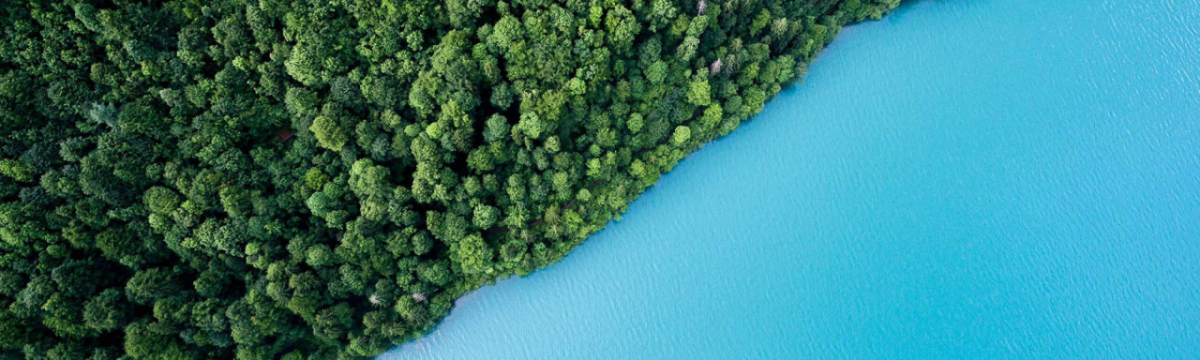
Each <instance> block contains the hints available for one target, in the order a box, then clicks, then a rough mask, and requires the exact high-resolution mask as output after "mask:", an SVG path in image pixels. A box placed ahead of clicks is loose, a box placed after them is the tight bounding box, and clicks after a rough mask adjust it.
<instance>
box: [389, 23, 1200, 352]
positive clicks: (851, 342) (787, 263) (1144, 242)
mask: <svg viewBox="0 0 1200 360" xmlns="http://www.w3.org/2000/svg"><path fill="white" fill-rule="evenodd" d="M809 73H810V77H809V78H808V80H807V82H806V83H805V84H802V85H799V86H796V87H794V88H792V89H789V90H787V91H785V93H783V94H781V95H780V96H779V97H778V98H776V99H774V100H773V101H771V102H770V104H769V105H768V106H767V109H766V110H765V111H764V112H763V113H762V114H761V115H760V116H759V117H758V118H756V119H755V120H754V121H752V122H750V123H748V124H745V125H743V126H742V127H741V128H740V129H738V130H737V131H735V132H734V133H733V134H732V135H731V136H729V137H727V138H725V139H723V140H720V141H717V142H715V143H713V144H711V145H709V146H708V147H706V148H705V149H703V150H701V151H699V152H697V153H695V154H693V155H692V156H691V157H689V158H688V159H687V160H685V161H684V162H683V163H682V164H681V165H680V166H679V167H677V168H676V169H675V170H674V171H673V172H672V173H671V174H669V175H667V176H665V177H663V178H662V181H661V182H660V183H659V184H658V185H657V186H656V187H655V188H653V189H652V190H651V191H649V192H647V193H646V194H645V195H643V196H642V198H641V199H639V200H638V201H636V202H635V203H634V204H633V205H632V206H631V207H630V209H629V212H628V213H626V214H625V220H623V221H622V222H619V223H615V224H612V225H611V226H610V227H609V228H608V229H606V230H604V231H603V232H601V233H599V234H598V235H596V236H594V237H593V238H592V239H590V240H588V242H587V243H585V244H584V245H583V246H581V247H579V248H578V249H576V251H575V252H574V253H573V254H571V255H570V256H568V257H567V258H566V259H564V260H563V261H562V262H561V263H559V264H557V265H554V266H552V267H550V268H549V269H547V270H544V271H541V272H538V273H536V274H534V275H532V276H529V277H527V278H523V279H515V280H509V281H504V282H501V283H500V284H498V285H496V286H493V287H488V288H484V289H482V290H480V291H478V292H476V293H473V294H471V295H468V296H466V297H464V298H463V299H462V300H460V301H459V302H458V306H457V307H456V308H455V309H454V312H453V314H452V315H451V316H450V317H449V318H447V319H446V321H445V322H444V323H443V324H442V325H441V326H439V327H438V329H437V331H436V332H434V333H433V334H431V335H430V336H428V337H426V338H424V339H421V340H418V341H416V342H414V343H411V344H408V345H405V346H403V347H401V348H398V349H397V350H394V351H392V352H390V353H388V354H386V355H384V356H382V357H381V359H386V360H398V359H556V358H557V359H752V358H755V359H1122V360H1124V359H1200V1H1197V0H1147V1H1134V0H1093V1H1083V0H1056V1H1051V0H958V1H917V2H915V3H909V4H907V5H905V6H903V7H902V8H901V9H900V10H898V11H897V12H896V13H894V14H892V15H891V16H889V17H887V18H885V19H884V20H883V21H880V22H874V23H868V24H863V25H858V26H854V27H851V28H847V29H846V30H845V31H844V32H843V33H842V35H841V36H840V37H839V38H838V39H837V41H835V43H834V45H833V46H832V47H831V48H829V49H828V50H827V51H826V52H825V53H824V54H823V55H822V57H821V58H820V59H819V60H818V61H817V63H815V64H814V65H813V66H812V68H811V69H810V72H809Z"/></svg>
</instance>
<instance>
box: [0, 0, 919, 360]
mask: <svg viewBox="0 0 1200 360" xmlns="http://www.w3.org/2000/svg"><path fill="white" fill-rule="evenodd" d="M443 4H444V5H443ZM897 5H898V0H749V1H725V2H713V3H712V4H706V3H705V2H704V1H699V2H692V1H690V0H688V1H677V0H649V1H644V0H590V1H575V0H572V1H562V0H559V1H537V0H514V1H511V2H506V1H496V0H479V1H462V0H449V1H447V2H439V1H428V0H411V1H394V0H338V1H301V0H255V1H247V0H212V1H191V0H186V1H184V0H179V1H164V2H158V1H148V2H147V1H125V0H117V1H88V0H65V1H8V2H3V3H2V4H0V23H3V24H5V26H3V27H0V132H2V135H3V136H0V359H19V358H25V359H91V360H105V359H108V360H116V359H122V360H128V359H171V360H180V359H244V360H267V359H271V360H274V359H297V360H298V359H330V358H335V357H336V358H338V359H362V358H367V357H370V356H373V355H375V354H378V353H380V352H382V351H384V350H385V349H387V348H388V347H390V346H393V345H395V344H402V343H404V342H405V341H408V340H411V339H414V338H416V337H418V336H420V335H421V334H424V333H426V332H428V331H430V330H431V329H432V327H433V326H434V324H435V323H436V322H437V321H438V320H440V319H441V318H443V317H445V316H446V315H447V314H448V313H449V311H450V308H451V306H452V304H453V302H454V300H455V299H456V298H458V297H459V296H461V295H463V294H465V293H467V292H469V291H471V290H473V289H476V288H478V287H480V286H483V285H485V284H490V283H493V282H494V281H496V280H497V279H502V278H505V277H509V276H513V275H525V274H529V273H531V272H533V271H535V270H536V269H538V268H541V267H544V266H547V265H549V264H551V263H553V262H555V261H557V260H558V259H561V258H562V257H563V256H565V255H566V254H567V253H568V252H569V251H570V250H571V249H572V248H574V247H575V246H577V245H579V244H580V243H581V242H583V241H584V240H585V239H586V238H587V237H588V235H590V234H591V233H593V232H595V231H597V230H599V229H600V228H602V227H603V226H604V225H605V224H606V223H607V222H608V221H609V220H610V219H613V218H614V217H615V216H616V215H618V214H619V213H621V212H622V211H624V210H625V209H626V206H627V205H628V204H629V203H630V201H632V200H634V199H635V198H637V196H638V195H639V194H641V193H642V192H643V191H645V190H646V188H647V187H649V186H651V185H653V184H654V182H655V181H656V180H657V179H658V177H659V176H660V175H661V174H663V173H664V172H666V171H669V170H670V169H671V168H672V167H673V166H674V165H675V164H676V163H677V162H679V161H680V160H681V159H683V157H684V156H685V155H686V154H687V153H689V152H691V151H693V150H695V149H697V148H699V147H700V146H702V145H703V144H704V143H706V142H708V141H711V140H713V139H715V138H717V137H719V136H721V135H724V134H727V133H729V132H730V131H732V130H733V129H734V128H736V127H737V126H738V124H740V123H741V122H743V121H746V120H747V119H749V118H750V117H751V116H752V115H753V114H755V113H757V112H758V111H760V110H761V109H762V107H763V106H764V104H765V102H766V101H767V100H768V99H769V98H770V97H771V96H772V95H773V94H775V93H777V92H779V90H780V89H781V88H782V87H783V86H786V85H787V84H788V83H790V82H792V81H796V80H797V77H798V76H799V75H802V74H804V73H805V68H806V67H807V65H808V64H809V63H810V62H811V61H812V60H813V58H814V57H815V56H816V55H817V53H818V52H819V51H820V50H821V49H822V48H823V47H824V46H825V45H827V44H828V43H829V42H830V41H831V40H832V39H833V38H834V36H835V35H836V34H837V32H838V29H840V28H841V26H843V25H845V24H847V23H849V22H853V21H859V20H863V19H867V18H878V17H879V16H881V15H882V14H883V13H885V12H886V11H888V10H890V9H892V8H894V7H895V6H897Z"/></svg>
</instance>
